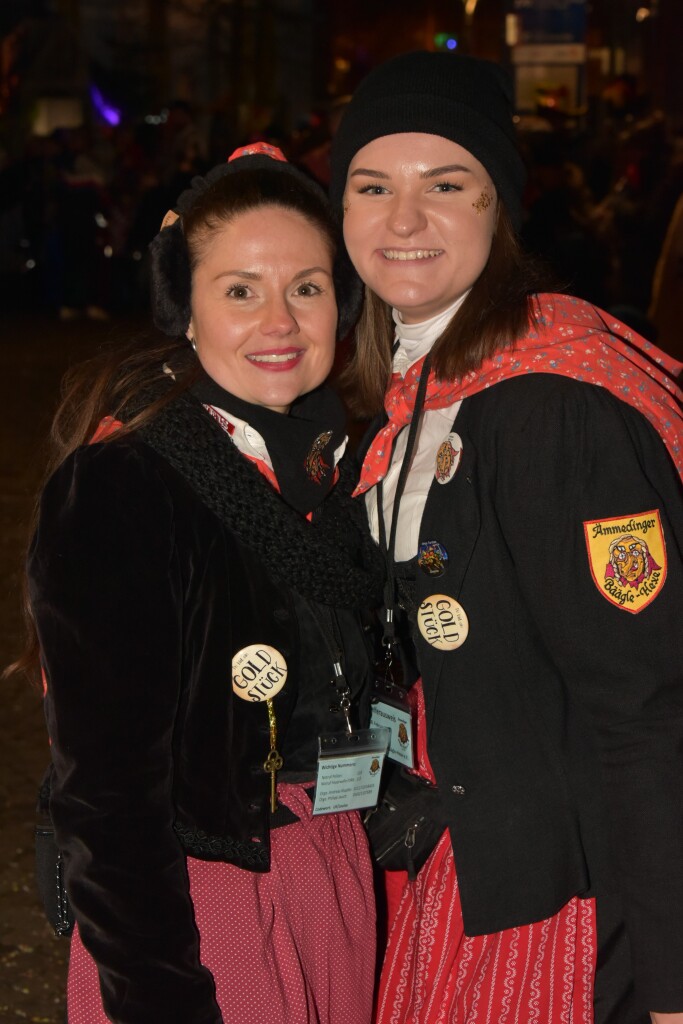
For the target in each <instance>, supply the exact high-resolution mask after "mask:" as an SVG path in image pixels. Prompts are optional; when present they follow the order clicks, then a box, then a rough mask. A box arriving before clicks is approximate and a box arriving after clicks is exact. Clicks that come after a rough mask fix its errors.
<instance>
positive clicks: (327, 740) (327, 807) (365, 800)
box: [313, 729, 391, 814]
mask: <svg viewBox="0 0 683 1024" xmlns="http://www.w3.org/2000/svg"><path fill="white" fill-rule="evenodd" d="M390 739H391V733H390V730H389V729H359V730H357V731H356V732H354V733H351V734H349V733H333V734H331V735H326V736H320V737H319V740H318V744H319V753H318V774H317V778H316V784H315V800H314V802H313V814H332V813H338V812H339V811H356V810H360V809H361V808H364V807H374V806H375V804H376V803H377V798H378V796H379V782H380V778H381V776H382V766H383V765H384V758H385V757H386V753H387V750H388V748H389V741H390Z"/></svg>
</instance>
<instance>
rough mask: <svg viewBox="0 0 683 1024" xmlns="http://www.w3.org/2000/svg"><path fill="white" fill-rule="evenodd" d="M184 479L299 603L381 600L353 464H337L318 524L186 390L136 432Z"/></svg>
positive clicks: (351, 604) (356, 604) (376, 555)
mask: <svg viewBox="0 0 683 1024" xmlns="http://www.w3.org/2000/svg"><path fill="white" fill-rule="evenodd" d="M136 434H137V436H138V437H140V439H141V440H143V441H144V442H145V443H146V444H148V445H149V446H150V447H151V448H153V449H154V450H155V451H157V452H158V453H159V454H160V455H161V456H163V458H164V459H166V461H167V462H169V463H170V464H171V465H172V466H173V467H174V468H175V469H176V470H178V472H179V473H180V474H181V475H182V476H183V477H184V478H185V480H186V481H187V482H188V484H189V485H190V486H191V487H192V489H193V490H194V491H195V492H196V494H197V495H198V497H199V498H200V499H201V501H202V502H203V503H204V504H205V505H206V506H208V507H209V508H210V509H211V510H212V511H213V512H214V513H215V514H216V515H217V516H218V518H219V519H220V520H221V521H222V522H223V523H224V524H225V525H226V526H227V527H228V528H229V529H230V530H231V531H233V532H234V533H236V534H237V535H238V536H239V537H240V539H241V540H242V541H243V542H244V543H245V544H246V545H248V546H249V547H250V548H253V549H254V550H255V551H256V552H257V553H258V555H259V557H260V558H261V560H262V561H263V563H264V564H265V565H266V567H267V568H268V570H269V572H270V573H271V575H272V577H273V578H274V579H276V580H279V581H280V582H282V583H284V584H285V585H287V586H289V587H291V588H292V589H293V590H295V591H297V593H299V594H301V595H302V596H303V597H307V598H310V599H312V600H314V601H316V602H320V603H322V604H327V605H336V606H338V607H342V608H361V607H372V606H374V605H377V604H379V603H380V601H381V595H382V586H383V577H384V565H383V560H382V557H381V554H380V552H379V549H378V548H377V546H376V545H375V543H374V542H373V540H372V538H371V536H370V533H369V530H368V526H367V521H366V517H365V508H364V504H363V502H361V501H354V500H353V499H352V498H351V492H352V491H353V488H354V486H355V484H356V479H357V473H356V467H355V463H354V460H353V459H352V458H349V457H346V458H344V459H342V460H341V462H340V467H339V468H340V477H339V481H338V483H337V485H336V486H335V487H334V488H333V489H332V491H331V492H330V494H329V495H328V496H327V498H326V499H325V501H324V502H323V504H322V506H320V509H319V510H318V512H317V513H316V517H315V521H314V522H309V521H308V520H307V519H306V518H305V517H304V516H302V515H301V514H300V513H299V512H296V511H295V510H294V509H292V508H290V506H289V505H287V503H286V502H285V501H284V500H283V499H282V498H281V497H280V495H279V494H278V493H277V491H276V490H275V489H274V488H273V487H272V486H271V485H270V484H269V483H268V481H267V480H266V479H265V477H264V476H263V474H262V473H260V472H259V470H258V469H257V468H256V466H255V465H254V464H253V463H252V462H250V461H249V460H248V459H246V458H245V457H244V456H243V455H242V454H241V453H240V452H239V450H238V449H237V448H236V447H235V445H234V444H233V442H232V441H231V440H230V437H229V436H228V435H227V434H226V432H225V431H224V430H223V429H222V427H221V426H220V425H219V424H218V423H216V421H215V420H214V419H213V418H212V417H211V416H210V415H209V413H208V412H207V411H206V409H205V408H204V406H203V405H202V404H201V402H200V401H199V400H198V399H197V398H195V397H194V395H192V394H191V393H190V392H184V393H183V394H181V395H180V396H179V397H178V398H176V399H174V400H172V401H171V402H169V403H168V404H167V405H165V406H164V407H163V408H162V409H161V410H160V412H159V413H158V414H157V415H156V416H155V417H154V419H152V420H151V421H150V422H148V423H146V424H144V425H143V426H141V427H140V428H138V430H137V431H136Z"/></svg>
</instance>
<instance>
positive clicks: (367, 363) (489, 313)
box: [342, 202, 549, 417]
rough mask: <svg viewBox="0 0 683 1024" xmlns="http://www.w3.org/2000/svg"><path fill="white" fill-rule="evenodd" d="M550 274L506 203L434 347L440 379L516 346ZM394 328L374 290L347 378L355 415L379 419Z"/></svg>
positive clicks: (346, 388) (359, 327)
mask: <svg viewBox="0 0 683 1024" xmlns="http://www.w3.org/2000/svg"><path fill="white" fill-rule="evenodd" d="M548 276H549V275H548V273H547V271H546V270H545V269H544V268H543V267H542V266H541V265H540V264H539V263H538V262H537V261H536V260H534V259H532V258H531V257H530V256H528V255H527V254H526V253H525V252H524V251H523V250H522V247H521V245H520V243H519V241H518V239H517V236H516V235H515V232H514V230H513V228H512V224H511V222H510V218H509V217H508V215H507V212H506V210H505V207H504V206H503V204H502V203H501V202H499V206H498V220H497V224H496V230H495V234H494V236H493V241H492V243H491V252H490V253H489V258H488V261H487V263H486V266H485V267H484V269H483V271H482V272H481V274H480V275H479V277H478V278H477V280H476V281H475V283H474V285H473V286H472V289H471V291H470V293H469V295H468V296H467V298H466V299H465V301H464V302H463V304H462V306H461V307H460V309H459V310H458V315H457V316H455V317H453V319H452V320H451V322H450V323H449V324H448V326H447V327H446V328H445V330H444V332H443V334H442V335H441V336H440V337H439V338H438V339H437V341H436V342H435V343H434V347H433V349H432V366H433V369H434V372H435V374H436V376H437V377H438V378H439V380H453V379H454V378H457V377H462V376H463V375H464V374H466V373H469V371H470V370H476V369H477V368H478V367H479V366H481V364H482V362H483V361H484V359H486V358H488V357H490V356H492V355H494V354H495V353H496V352H498V351H499V350H500V349H502V348H506V347H508V346H511V345H514V343H515V341H516V340H517V339H518V338H520V337H521V336H522V335H523V334H524V333H525V332H526V331H527V330H528V328H529V325H530V323H532V322H533V318H534V311H533V306H532V303H531V296H532V295H533V293H534V292H537V291H540V290H543V288H544V287H546V285H547V279H548ZM393 338H394V325H393V321H392V316H391V309H390V307H389V306H388V305H387V303H386V302H384V301H383V300H382V299H380V297H379V296H378V295H376V294H375V292H373V291H372V290H371V289H370V288H367V287H366V289H365V301H364V303H363V309H362V312H361V316H360V320H359V321H358V325H357V327H356V336H355V350H354V354H353V357H352V360H351V362H350V364H349V366H348V367H347V369H346V370H345V371H344V374H343V375H342V384H343V387H344V391H345V394H346V395H347V400H348V403H349V405H350V406H351V408H352V409H353V411H354V412H355V413H356V414H357V415H359V416H361V417H370V416H374V415H375V414H376V413H377V412H379V410H380V409H381V408H382V404H383V401H384V393H385V391H386V388H387V386H388V384H389V381H390V379H391V348H392V343H393Z"/></svg>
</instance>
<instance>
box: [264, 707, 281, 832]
mask: <svg viewBox="0 0 683 1024" xmlns="http://www.w3.org/2000/svg"><path fill="white" fill-rule="evenodd" d="M266 707H267V709H268V725H269V728H270V750H269V751H268V757H267V758H266V759H265V761H264V762H263V769H264V771H267V772H268V773H269V775H270V809H271V811H272V813H273V814H275V812H276V810H277V777H276V776H277V773H278V772H279V771H280V769H281V768H282V765H283V764H284V761H283V760H282V757H281V756H280V754H279V752H278V750H277V720H276V718H275V708H274V707H273V702H272V700H270V698H269V699H268V700H267V701H266Z"/></svg>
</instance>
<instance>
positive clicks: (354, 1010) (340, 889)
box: [67, 783, 375, 1024]
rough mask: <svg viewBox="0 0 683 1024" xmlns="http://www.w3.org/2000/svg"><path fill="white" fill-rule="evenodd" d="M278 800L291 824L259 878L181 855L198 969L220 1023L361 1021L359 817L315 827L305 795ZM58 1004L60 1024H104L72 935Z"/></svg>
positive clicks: (367, 976)
mask: <svg viewBox="0 0 683 1024" xmlns="http://www.w3.org/2000/svg"><path fill="white" fill-rule="evenodd" d="M278 797H279V799H280V800H281V801H282V803H283V804H285V805H286V806H287V807H290V808H291V809H292V810H293V811H294V812H295V814H297V815H299V817H300V820H299V821H298V822H295V823H293V824H291V825H286V826H284V827H283V828H279V829H275V830H274V831H273V832H272V834H271V869H270V871H269V872H268V873H266V874H255V873H253V872H250V871H244V870H243V869H241V868H237V867H235V866H234V865H232V864H222V863H215V862H208V861H202V860H196V859H194V858H188V874H189V877H190V891H191V895H192V900H193V903H194V910H195V919H196V922H197V928H198V931H199V935H200V956H201V961H202V963H203V964H204V965H205V966H206V967H208V968H209V970H210V971H211V972H212V974H213V976H214V979H215V983H216V997H217V1000H218V1004H219V1006H220V1008H221V1012H222V1014H223V1020H224V1021H225V1022H226V1024H369V1022H370V1019H371V1015H372V996H373V988H374V980H375V898H374V890H373V881H372V869H371V866H370V859H369V854H368V847H367V840H366V837H365V832H364V829H363V826H362V824H361V821H360V818H359V816H358V814H357V813H356V812H351V813H344V814H326V815H320V816H317V817H315V818H314V817H313V816H312V814H311V801H310V799H309V798H308V796H307V795H306V794H305V791H304V788H303V786H298V785H289V784H287V783H280V784H279V786H278ZM67 1004H68V1021H69V1024H108V1018H107V1017H106V1016H105V1013H104V1010H103V1008H102V1001H101V997H100V990H99V982H98V974H97V968H96V966H95V962H94V961H93V959H92V957H91V956H90V954H89V953H88V952H87V951H86V950H85V948H84V947H83V944H82V942H81V940H80V937H79V934H78V930H76V931H75V932H74V934H73V936H72V941H71V957H70V962H69V980H68V992H67ZM150 1005H153V997H152V998H151V999H150ZM150 1019H152V1018H150Z"/></svg>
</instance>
